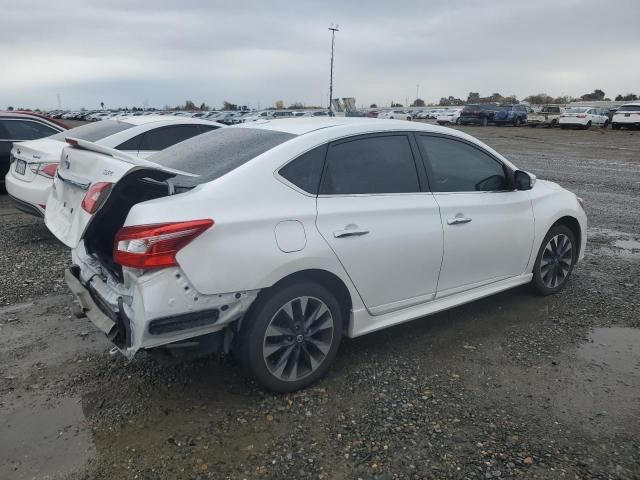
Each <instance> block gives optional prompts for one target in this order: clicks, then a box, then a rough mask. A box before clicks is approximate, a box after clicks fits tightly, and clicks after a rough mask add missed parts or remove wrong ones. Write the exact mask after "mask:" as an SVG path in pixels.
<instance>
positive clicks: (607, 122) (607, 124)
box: [602, 120, 609, 128]
mask: <svg viewBox="0 0 640 480" xmlns="http://www.w3.org/2000/svg"><path fill="white" fill-rule="evenodd" d="M608 126H609V120H605V121H604V123H603V124H602V128H607V127H608Z"/></svg>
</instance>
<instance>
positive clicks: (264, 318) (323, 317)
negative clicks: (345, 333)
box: [236, 282, 342, 393]
mask: <svg viewBox="0 0 640 480" xmlns="http://www.w3.org/2000/svg"><path fill="white" fill-rule="evenodd" d="M341 338H342V310H341V308H340V305H339V303H338V301H337V299H336V297H335V295H333V293H331V292H330V291H329V290H327V289H326V288H325V287H323V286H322V285H320V284H317V283H312V282H300V283H291V284H286V285H284V286H281V287H276V288H275V289H274V290H273V291H270V290H267V291H265V292H264V296H262V297H259V298H258V299H257V300H256V303H254V305H252V306H251V310H250V311H249V313H248V314H247V316H246V317H245V318H244V320H243V325H242V329H241V330H240V335H239V338H238V343H237V345H236V348H237V351H236V352H237V355H238V357H239V360H240V362H241V363H242V364H243V366H244V367H245V369H246V370H247V371H248V372H249V373H250V374H251V375H252V376H253V377H254V378H255V379H256V380H257V381H258V382H259V383H260V384H261V385H262V386H264V387H265V388H267V389H269V390H272V391H274V392H280V393H284V392H292V391H295V390H299V389H301V388H305V387H307V386H309V385H311V384H312V383H314V382H315V381H317V380H318V379H320V377H322V376H323V375H324V374H325V373H326V372H327V370H328V369H329V367H330V366H331V363H332V362H333V360H334V358H335V356H336V354H337V352H338V347H339V345H340V340H341Z"/></svg>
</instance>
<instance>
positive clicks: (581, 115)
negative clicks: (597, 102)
mask: <svg viewBox="0 0 640 480" xmlns="http://www.w3.org/2000/svg"><path fill="white" fill-rule="evenodd" d="M576 117H577V118H587V114H586V113H581V114H580V115H576Z"/></svg>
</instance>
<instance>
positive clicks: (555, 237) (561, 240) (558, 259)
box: [533, 225, 578, 295]
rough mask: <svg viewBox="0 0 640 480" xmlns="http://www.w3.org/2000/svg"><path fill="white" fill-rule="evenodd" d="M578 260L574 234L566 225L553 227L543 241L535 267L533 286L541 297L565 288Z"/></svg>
mask: <svg viewBox="0 0 640 480" xmlns="http://www.w3.org/2000/svg"><path fill="white" fill-rule="evenodd" d="M577 258H578V248H577V245H576V240H575V237H574V235H573V232H572V231H571V230H570V229H569V228H568V227H566V226H565V225H556V226H555V227H552V228H551V230H549V232H548V233H547V235H546V236H545V237H544V240H543V241H542V246H541V247H540V251H539V252H538V256H537V257H536V263H535V264H534V266H533V286H534V287H535V289H536V290H537V291H538V293H539V294H541V295H551V294H552V293H556V292H559V291H560V290H562V288H564V286H565V285H566V283H567V280H568V279H569V276H570V275H571V272H572V271H573V267H574V265H575V263H576V260H577Z"/></svg>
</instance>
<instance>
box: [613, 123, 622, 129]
mask: <svg viewBox="0 0 640 480" xmlns="http://www.w3.org/2000/svg"><path fill="white" fill-rule="evenodd" d="M611 128H613V129H614V130H620V125H619V124H617V123H612V124H611Z"/></svg>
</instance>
